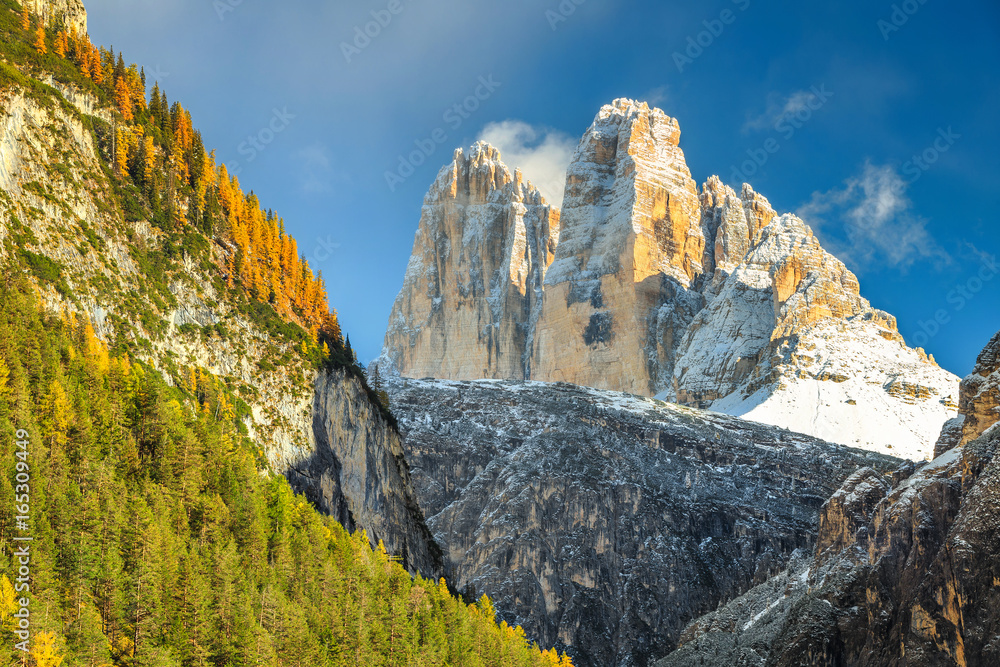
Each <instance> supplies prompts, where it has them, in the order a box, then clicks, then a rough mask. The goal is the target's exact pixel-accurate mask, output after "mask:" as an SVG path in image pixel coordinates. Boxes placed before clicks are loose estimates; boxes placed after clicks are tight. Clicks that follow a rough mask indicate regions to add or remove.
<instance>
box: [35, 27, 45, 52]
mask: <svg viewBox="0 0 1000 667" xmlns="http://www.w3.org/2000/svg"><path fill="white" fill-rule="evenodd" d="M35 50H36V51H38V53H40V54H42V55H45V53H46V52H47V51H48V48H47V47H46V46H45V26H44V25H42V22H41V21H39V22H38V27H37V28H35Z"/></svg>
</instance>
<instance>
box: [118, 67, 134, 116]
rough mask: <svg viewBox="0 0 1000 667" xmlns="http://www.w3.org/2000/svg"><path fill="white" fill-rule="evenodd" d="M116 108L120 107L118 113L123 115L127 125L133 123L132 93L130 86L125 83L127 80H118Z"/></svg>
mask: <svg viewBox="0 0 1000 667" xmlns="http://www.w3.org/2000/svg"><path fill="white" fill-rule="evenodd" d="M115 106H116V107H118V112H119V113H121V115H122V120H123V121H125V122H126V123H131V122H132V119H133V115H132V93H131V91H129V88H128V84H127V83H125V79H124V78H121V79H118V83H116V84H115Z"/></svg>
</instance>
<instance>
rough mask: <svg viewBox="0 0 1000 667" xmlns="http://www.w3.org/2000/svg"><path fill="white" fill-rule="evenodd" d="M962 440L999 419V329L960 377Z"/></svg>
mask: <svg viewBox="0 0 1000 667" xmlns="http://www.w3.org/2000/svg"><path fill="white" fill-rule="evenodd" d="M961 395H962V402H961V412H962V416H963V417H964V418H965V421H964V422H963V424H962V439H961V444H965V443H966V442H969V441H970V440H975V439H976V438H978V437H979V436H980V435H982V433H983V432H984V431H985V430H986V429H987V428H989V427H990V426H992V425H993V424H995V423H996V422H997V420H998V419H1000V333H997V335H996V336H994V337H993V339H992V340H990V342H989V344H987V345H986V347H985V348H984V349H983V351H982V352H981V353H980V354H979V358H978V359H976V367H975V368H974V369H972V373H970V374H969V375H968V376H967V377H966V378H965V379H964V380H962V394H961Z"/></svg>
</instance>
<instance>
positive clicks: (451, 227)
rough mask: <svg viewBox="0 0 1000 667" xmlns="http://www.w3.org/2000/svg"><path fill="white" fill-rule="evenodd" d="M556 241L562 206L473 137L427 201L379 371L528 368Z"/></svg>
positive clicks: (519, 371) (450, 373)
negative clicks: (385, 357) (389, 352)
mask: <svg viewBox="0 0 1000 667" xmlns="http://www.w3.org/2000/svg"><path fill="white" fill-rule="evenodd" d="M558 239H559V212H558V210H554V209H553V208H552V207H551V206H549V205H547V204H546V203H545V200H544V199H543V198H542V196H541V194H540V193H539V192H538V190H536V189H535V188H534V187H533V186H532V185H531V184H530V183H528V182H527V181H525V179H524V176H523V175H522V174H521V172H520V171H514V172H513V174H512V173H511V171H510V170H509V169H507V167H506V166H505V165H504V164H503V163H502V162H501V161H500V153H499V152H497V150H496V149H495V148H493V147H491V146H489V145H487V144H484V143H478V144H476V145H474V146H473V147H472V148H471V149H470V150H469V152H468V154H466V153H464V152H463V151H462V150H461V149H459V150H457V151H455V159H454V161H453V162H452V163H451V165H449V166H447V167H445V168H444V169H442V170H441V172H440V173H439V174H438V177H437V180H436V181H435V182H434V185H432V186H431V189H430V191H429V192H428V193H427V196H426V197H425V199H424V207H423V212H422V214H421V217H420V227H419V229H418V230H417V236H416V240H415V241H414V244H413V255H412V257H411V258H410V263H409V265H408V266H407V269H406V277H405V279H404V284H405V287H404V288H403V290H402V291H400V293H399V296H398V297H397V298H396V302H395V304H394V305H393V311H392V318H391V319H390V320H389V328H388V331H387V333H386V345H387V348H389V349H391V350H393V351H394V353H393V354H392V355H390V358H389V360H388V363H385V364H383V365H384V366H385V369H384V370H389V369H391V368H397V367H398V368H402V369H405V371H406V373H407V374H412V375H415V376H418V377H423V376H433V377H485V378H510V377H523V376H525V375H529V374H530V355H529V351H530V350H531V348H532V340H531V333H532V327H531V326H530V323H531V322H534V321H535V320H537V319H538V315H539V312H540V309H541V305H542V283H543V281H544V279H545V272H546V270H547V269H548V266H549V264H550V263H551V262H552V256H553V252H554V250H555V246H556V243H557V241H558Z"/></svg>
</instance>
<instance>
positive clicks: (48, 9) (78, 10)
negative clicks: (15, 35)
mask: <svg viewBox="0 0 1000 667" xmlns="http://www.w3.org/2000/svg"><path fill="white" fill-rule="evenodd" d="M24 4H26V5H27V6H28V10H29V11H30V12H31V13H33V14H35V15H36V16H39V17H41V18H42V19H44V21H45V24H46V25H50V26H51V25H57V24H59V23H62V24H63V25H65V26H66V28H67V29H69V30H76V32H77V33H78V34H80V35H86V34H87V10H86V9H85V8H84V6H83V2H82V1H81V0H24Z"/></svg>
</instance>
